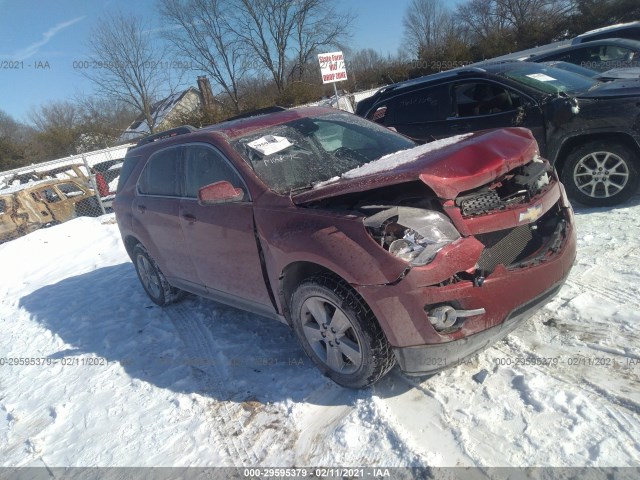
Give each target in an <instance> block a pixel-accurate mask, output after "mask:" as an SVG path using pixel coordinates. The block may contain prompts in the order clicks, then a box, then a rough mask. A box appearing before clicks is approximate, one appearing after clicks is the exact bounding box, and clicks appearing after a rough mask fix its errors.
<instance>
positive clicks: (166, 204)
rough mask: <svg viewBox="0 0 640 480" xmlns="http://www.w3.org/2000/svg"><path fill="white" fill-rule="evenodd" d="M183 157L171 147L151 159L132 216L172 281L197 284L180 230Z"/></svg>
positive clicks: (147, 245) (152, 254) (164, 271)
mask: <svg viewBox="0 0 640 480" xmlns="http://www.w3.org/2000/svg"><path fill="white" fill-rule="evenodd" d="M181 155H182V149H181V147H170V148H167V149H164V150H160V151H158V152H156V153H154V154H153V155H152V156H151V157H150V158H149V160H148V161H147V164H146V165H145V167H144V169H143V170H142V173H141V174H140V178H139V179H138V185H137V194H136V196H135V198H134V200H133V202H132V205H131V207H132V216H133V223H134V224H136V223H137V224H138V227H137V228H136V230H138V231H139V232H141V236H144V238H141V239H140V240H141V241H142V244H143V245H144V246H145V248H147V250H149V253H150V254H151V256H152V257H153V258H154V259H155V261H156V262H157V263H158V265H159V266H160V269H161V270H162V272H163V273H164V275H165V276H166V277H167V278H168V279H169V281H171V279H173V278H176V279H180V280H183V281H187V282H197V273H196V271H195V268H194V267H193V264H192V263H191V256H190V255H189V251H188V247H187V244H186V242H185V238H184V234H183V233H182V227H181V226H180V217H179V210H180V197H181V195H182V188H183V187H182V181H181V178H182V176H181V165H180V162H181Z"/></svg>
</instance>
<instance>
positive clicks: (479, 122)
mask: <svg viewBox="0 0 640 480" xmlns="http://www.w3.org/2000/svg"><path fill="white" fill-rule="evenodd" d="M356 113H357V114H358V115H360V116H363V117H366V118H368V119H370V120H373V121H375V122H378V123H380V124H382V125H385V126H387V127H393V128H395V129H396V130H397V131H398V132H400V133H403V134H404V135H407V136H409V137H412V138H414V139H416V140H419V141H422V142H429V141H431V140H434V139H438V138H443V137H449V136H451V135H455V134H460V133H466V132H473V131H478V130H483V129H488V128H497V127H511V126H519V127H526V128H529V129H530V130H531V131H532V132H533V134H534V136H535V137H536V140H537V141H538V143H539V145H540V150H541V154H542V155H543V156H544V157H546V158H548V159H549V160H550V161H551V162H552V163H554V164H555V166H556V168H557V169H558V171H559V172H561V175H562V178H563V182H564V184H565V187H566V188H567V191H568V193H569V195H570V196H571V197H573V198H574V199H575V200H577V201H579V202H580V203H583V204H587V205H594V206H606V205H615V204H618V203H620V202H622V201H624V200H626V199H628V198H629V197H630V196H631V195H632V194H633V193H634V192H635V191H636V189H637V186H638V171H639V170H640V120H639V119H640V81H637V80H628V81H627V80H625V81H623V80H619V81H612V82H608V83H601V82H598V81H597V80H594V79H591V78H587V77H584V76H581V75H577V74H575V73H572V72H569V71H566V70H561V69H558V68H554V67H550V66H546V65H540V64H536V63H529V62H516V61H513V62H503V63H495V64H487V65H483V67H482V68H480V67H466V68H460V69H454V70H449V71H447V72H442V73H438V74H435V75H429V76H425V77H421V78H418V79H415V80H410V81H407V82H402V83H397V84H394V85H391V86H388V87H385V88H383V89H381V90H380V91H379V92H378V93H376V94H375V95H374V96H373V97H370V98H367V99H365V100H363V101H361V102H360V103H358V106H357V109H356Z"/></svg>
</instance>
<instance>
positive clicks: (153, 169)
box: [138, 148, 181, 197]
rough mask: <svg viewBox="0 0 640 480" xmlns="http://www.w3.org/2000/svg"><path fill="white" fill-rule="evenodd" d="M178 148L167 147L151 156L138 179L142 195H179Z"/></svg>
mask: <svg viewBox="0 0 640 480" xmlns="http://www.w3.org/2000/svg"><path fill="white" fill-rule="evenodd" d="M179 172H180V148H169V149H167V150H162V151H160V152H158V153H155V154H154V155H152V156H151V158H150V159H149V161H148V162H147V164H146V165H145V167H144V170H143V171H142V173H141V174H140V179H139V180H138V189H139V190H140V193H142V194H144V195H162V196H166V197H179V196H180V193H181V192H180V175H179Z"/></svg>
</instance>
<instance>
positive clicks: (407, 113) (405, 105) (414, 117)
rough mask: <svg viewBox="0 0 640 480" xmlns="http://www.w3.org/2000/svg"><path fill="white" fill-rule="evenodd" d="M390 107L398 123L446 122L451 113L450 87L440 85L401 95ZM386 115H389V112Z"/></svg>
mask: <svg viewBox="0 0 640 480" xmlns="http://www.w3.org/2000/svg"><path fill="white" fill-rule="evenodd" d="M388 107H389V108H390V109H391V110H393V112H394V116H395V121H396V123H405V124H407V123H424V122H436V121H439V120H444V119H445V118H447V117H448V116H449V114H450V113H451V97H450V95H449V86H448V85H439V86H436V87H431V88H423V89H422V90H416V91H413V92H409V93H406V94H404V95H400V96H398V97H396V98H394V99H393V100H392V101H391V102H390V105H388ZM385 113H386V114H388V112H385ZM374 115H375V113H374ZM386 123H387V124H388V122H386Z"/></svg>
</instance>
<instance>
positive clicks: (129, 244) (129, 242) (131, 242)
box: [122, 235, 142, 261]
mask: <svg viewBox="0 0 640 480" xmlns="http://www.w3.org/2000/svg"><path fill="white" fill-rule="evenodd" d="M122 243H124V248H125V250H126V251H127V254H128V255H129V258H130V259H131V260H132V261H133V249H134V248H136V245H138V244H139V243H140V244H142V242H141V241H140V240H138V239H137V238H136V237H134V236H133V235H127V237H126V238H124V239H123V240H122Z"/></svg>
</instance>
